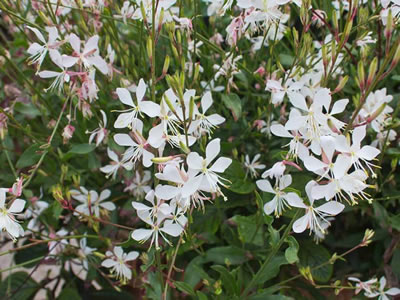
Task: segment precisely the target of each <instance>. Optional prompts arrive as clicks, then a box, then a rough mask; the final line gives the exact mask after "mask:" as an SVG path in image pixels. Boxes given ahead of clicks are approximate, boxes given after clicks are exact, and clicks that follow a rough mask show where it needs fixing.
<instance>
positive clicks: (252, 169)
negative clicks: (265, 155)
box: [244, 153, 265, 178]
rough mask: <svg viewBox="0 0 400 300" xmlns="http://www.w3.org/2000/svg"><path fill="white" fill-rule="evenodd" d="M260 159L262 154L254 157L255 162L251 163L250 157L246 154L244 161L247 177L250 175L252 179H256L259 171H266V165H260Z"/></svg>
mask: <svg viewBox="0 0 400 300" xmlns="http://www.w3.org/2000/svg"><path fill="white" fill-rule="evenodd" d="M260 157H261V154H259V153H258V154H256V155H255V156H254V157H253V160H252V161H251V162H250V157H249V156H248V155H247V154H246V156H245V161H244V166H245V167H246V176H247V174H248V173H250V176H251V177H253V178H256V177H257V176H258V172H257V170H263V169H265V165H264V164H260V162H259V161H258V159H259V158H260Z"/></svg>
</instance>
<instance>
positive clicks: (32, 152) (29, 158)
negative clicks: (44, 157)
mask: <svg viewBox="0 0 400 300" xmlns="http://www.w3.org/2000/svg"><path fill="white" fill-rule="evenodd" d="M39 147H40V145H39V144H33V145H32V146H30V147H29V148H28V149H26V150H25V151H24V153H22V155H21V157H20V158H19V159H18V161H17V164H16V167H17V168H18V169H21V168H25V167H29V166H33V165H34V164H36V163H37V162H38V161H39V159H40V156H41V154H38V153H37V151H39V150H40V148H39Z"/></svg>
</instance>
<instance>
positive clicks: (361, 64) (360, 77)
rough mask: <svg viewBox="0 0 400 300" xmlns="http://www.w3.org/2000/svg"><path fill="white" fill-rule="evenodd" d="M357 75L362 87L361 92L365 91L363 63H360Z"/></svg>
mask: <svg viewBox="0 0 400 300" xmlns="http://www.w3.org/2000/svg"><path fill="white" fill-rule="evenodd" d="M357 74H358V83H359V85H360V90H362V91H363V90H364V87H365V72H364V64H363V63H362V61H359V62H358V68H357Z"/></svg>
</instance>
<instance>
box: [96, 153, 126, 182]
mask: <svg viewBox="0 0 400 300" xmlns="http://www.w3.org/2000/svg"><path fill="white" fill-rule="evenodd" d="M107 154H108V157H109V158H110V159H111V160H112V162H111V163H110V164H109V165H107V166H104V167H101V168H100V171H101V172H103V173H106V174H107V175H106V177H107V178H108V177H110V176H111V177H112V179H115V177H116V176H117V172H118V170H119V169H120V168H121V167H122V168H124V169H125V170H127V171H130V170H132V168H133V163H132V162H130V161H125V160H121V161H120V160H119V158H118V155H117V153H115V152H114V151H112V150H111V149H110V148H107Z"/></svg>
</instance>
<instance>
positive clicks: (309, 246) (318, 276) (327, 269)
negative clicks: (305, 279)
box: [299, 241, 333, 282]
mask: <svg viewBox="0 0 400 300" xmlns="http://www.w3.org/2000/svg"><path fill="white" fill-rule="evenodd" d="M330 258H331V255H330V254H329V251H328V250H326V249H325V247H323V246H322V245H317V244H315V243H314V242H313V241H304V242H302V243H301V246H300V250H299V259H300V265H301V266H302V267H307V266H309V267H310V268H311V269H312V268H314V267H317V266H319V265H320V264H322V263H325V262H326V261H328V260H329V259H330ZM332 273H333V266H332V265H331V264H328V265H326V266H324V267H322V268H319V269H316V270H312V271H311V275H312V276H313V278H314V279H315V280H316V281H320V282H327V281H328V280H329V279H330V278H331V277H332Z"/></svg>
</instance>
